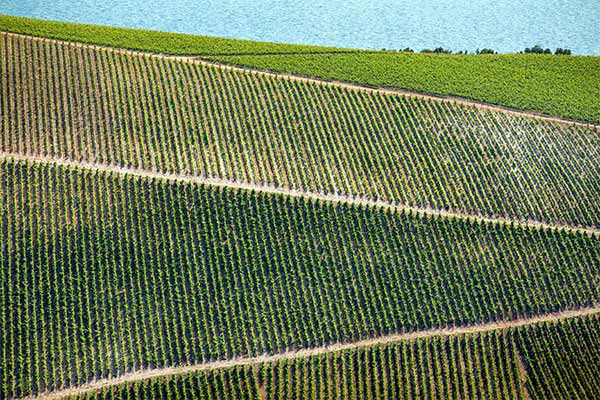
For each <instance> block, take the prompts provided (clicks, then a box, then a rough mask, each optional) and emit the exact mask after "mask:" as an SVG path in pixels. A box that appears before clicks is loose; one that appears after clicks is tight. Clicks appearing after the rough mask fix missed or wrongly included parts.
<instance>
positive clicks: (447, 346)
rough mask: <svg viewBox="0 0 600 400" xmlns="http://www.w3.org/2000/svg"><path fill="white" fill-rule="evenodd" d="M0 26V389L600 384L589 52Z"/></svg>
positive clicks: (388, 394)
mask: <svg viewBox="0 0 600 400" xmlns="http://www.w3.org/2000/svg"><path fill="white" fill-rule="evenodd" d="M0 31H1V32H0V110H1V112H0V371H1V372H0V398H2V399H3V398H10V399H12V398H22V397H32V398H34V397H39V398H81V399H95V398H98V399H153V398H164V399H257V400H266V399H415V398H417V399H419V398H427V399H551V398H557V399H588V398H589V399H595V398H598V396H600V374H598V373H597V371H598V370H600V352H599V351H598V348H600V334H599V332H600V331H599V329H600V325H599V324H600V319H599V318H600V206H599V205H600V167H599V166H600V129H599V128H598V126H594V125H592V124H588V123H577V122H574V121H566V120H562V119H560V118H558V117H556V116H568V117H572V118H578V119H585V120H589V121H595V120H598V119H599V118H598V116H597V115H596V114H594V113H596V112H597V111H598V109H597V107H598V103H597V102H594V101H593V97H594V95H593V93H594V91H595V90H596V88H598V87H600V86H599V85H600V77H599V76H598V75H597V70H596V69H595V65H596V64H594V63H597V59H598V58H597V57H596V58H594V57H566V56H565V57H559V56H548V57H542V56H521V55H502V56H489V57H488V56H468V57H467V56H441V55H425V54H413V55H409V54H396V53H388V52H362V51H355V50H343V51H348V53H344V54H341V53H340V54H338V53H335V54H334V52H339V51H342V50H339V49H324V48H318V47H316V48H315V47H309V46H295V45H285V44H271V43H258V42H248V41H237V40H232V39H219V38H209V37H197V36H190V35H179V34H168V33H162V32H150V31H138V30H131V29H122V28H109V27H98V26H91V25H86V26H81V25H75V24H67V23H57V22H52V21H37V20H30V19H23V18H16V17H6V16H0ZM9 32H17V33H20V34H28V35H34V36H39V37H32V36H23V35H20V34H14V33H9ZM54 39H62V40H71V41H72V42H64V41H57V40H54ZM91 44H98V45H101V46H106V45H108V46H111V47H110V48H108V47H99V46H93V45H91ZM131 49H135V50H139V51H131ZM143 51H149V52H143ZM150 52H152V53H150ZM157 52H160V53H169V54H177V55H178V56H177V57H175V56H165V55H160V54H156V53H157ZM301 52H304V53H306V54H302V55H300V54H298V53H301ZM327 52H329V53H327ZM264 53H269V54H268V55H265V54H264ZM325 53H327V54H325ZM189 54H193V55H194V56H193V57H192V56H187V55H189ZM197 54H202V59H200V58H198V57H197V56H196V55H197ZM209 54H212V55H213V57H209ZM215 54H219V55H218V56H215ZM224 54H227V55H224ZM261 54H262V55H261ZM406 57H409V58H406ZM410 57H412V58H410ZM493 57H496V58H493ZM211 60H213V61H214V60H219V61H225V62H230V63H234V64H240V65H244V66H246V67H248V66H252V67H256V68H259V69H260V70H252V71H249V70H244V69H240V68H234V67H231V66H224V65H221V64H216V63H213V62H212V61H211ZM494 60H496V61H494ZM402 63H405V64H404V66H403V67H402V68H396V67H394V66H395V65H402ZM488 63H489V64H488ZM359 65H364V66H365V68H364V69H361V68H359V67H358V66H359ZM265 69H268V70H275V71H284V72H288V73H297V74H300V75H288V76H281V75H275V74H270V73H267V72H265V71H264V70H265ZM526 69H530V70H531V71H532V72H531V75H530V76H529V77H527V78H523V77H522V76H521V77H519V76H517V75H520V72H518V71H523V70H526ZM432 70H436V71H441V72H440V75H437V76H435V75H431V74H429V72H430V71H432ZM499 70H504V71H505V73H507V74H509V75H510V74H514V76H513V78H514V79H508V80H506V76H504V77H503V76H502V74H501V73H497V71H499ZM385 71H388V72H389V75H388V74H386V72H385ZM428 71H429V72H428ZM478 71H479V72H478ZM495 71H496V72H495ZM506 71H508V72H506ZM480 72H481V73H480ZM444 74H449V75H448V76H450V75H451V76H452V78H451V79H450V78H449V79H445V78H443V77H444ZM486 74H488V75H486ZM305 75H310V76H314V77H321V78H326V79H331V80H336V79H340V80H346V81H356V82H361V83H367V84H370V85H374V86H398V87H403V88H407V89H414V90H419V91H425V92H430V91H431V92H436V93H442V94H453V95H461V96H466V97H474V98H479V99H480V100H485V101H488V102H491V103H498V104H503V105H507V106H513V107H518V108H522V109H535V110H538V111H544V112H548V113H551V114H554V115H555V116H554V117H544V116H534V115H531V114H527V113H516V112H511V111H508V110H504V109H500V108H497V107H491V106H490V105H481V104H474V103H472V102H465V101H460V100H457V99H445V100H442V99H435V98H432V97H430V96H420V95H418V94H416V93H412V94H406V93H399V92H393V91H386V90H374V89H372V88H368V87H353V86H350V85H345V84H341V83H339V82H327V81H319V80H317V79H306V78H305ZM566 75H569V76H571V75H572V79H570V80H568V81H565V80H564V77H565V76H566ZM426 76H428V78H427V77H426ZM474 76H478V77H479V78H478V79H480V80H483V81H485V85H478V84H477V83H476V82H475V81H473V80H471V81H469V79H470V78H469V77H471V78H472V77H474ZM453 79H454V80H453ZM530 79H532V80H530ZM409 81H410V82H412V83H410V84H409ZM525 81H527V82H529V83H527V84H523V82H525ZM534 81H543V82H544V85H547V86H546V87H544V86H543V85H542V86H536V85H534V83H533V82H534ZM411 85H412V86H411ZM427 85H430V86H427ZM501 85H503V86H501ZM528 85H530V86H528ZM433 87H435V88H436V89H435V90H433V89H432V88H433ZM550 87H551V89H548V88H550ZM503 96H504V97H503ZM547 98H550V99H552V101H546V99H547ZM521 101H523V102H521ZM511 102H513V103H511ZM540 104H543V107H542V109H540V108H539V107H538V105H540ZM544 107H545V108H544ZM573 110H578V111H577V112H580V113H581V114H580V115H575V114H573Z"/></svg>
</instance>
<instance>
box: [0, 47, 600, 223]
mask: <svg viewBox="0 0 600 400" xmlns="http://www.w3.org/2000/svg"><path fill="white" fill-rule="evenodd" d="M2 43H3V45H2V57H3V58H4V60H6V62H5V65H6V68H5V69H4V71H3V73H4V74H5V75H4V76H5V77H6V78H5V79H3V87H2V93H3V94H4V95H3V102H4V105H3V107H4V109H5V110H7V118H4V120H3V122H4V129H3V131H2V135H1V136H0V144H1V149H2V150H3V151H4V152H7V153H19V154H36V155H40V154H41V155H45V156H49V157H58V158H67V159H72V160H87V161H91V162H99V163H108V164H111V165H118V166H126V167H132V168H141V169H149V170H158V171H162V172H169V173H180V174H191V175H201V176H205V177H209V178H223V179H227V180H231V181H241V182H247V183H251V184H261V185H265V184H266V185H273V186H277V187H285V188H291V189H296V190H300V191H312V192H325V193H330V194H339V195H344V196H350V197H353V196H361V197H366V198H369V199H375V200H384V201H390V202H394V203H400V204H406V205H410V206H419V207H428V208H435V209H443V210H461V211H463V210H464V211H465V212H467V213H472V214H483V215H488V216H503V217H504V216H508V217H515V218H518V219H531V220H539V221H544V222H548V223H563V224H567V225H575V226H591V227H600V207H597V205H598V204H600V174H598V173H597V171H598V164H597V160H598V159H599V158H600V135H599V133H598V132H599V131H598V129H595V128H587V127H581V126H573V125H563V124H561V123H557V122H547V121H539V120H531V119H528V118H525V117H522V116H511V115H506V114H504V113H502V112H499V111H489V110H487V111H486V110H481V109H478V108H476V107H474V106H463V105H453V104H448V103H439V102H436V101H434V100H424V99H415V98H406V97H402V96H399V95H387V94H373V93H369V92H365V91H357V90H352V89H345V88H340V87H334V86H321V85H318V84H313V83H306V82H301V81H295V80H289V79H282V78H273V77H265V76H252V75H249V74H247V73H244V72H239V71H227V70H223V69H220V68H216V67H211V66H202V65H199V64H197V63H193V62H191V61H190V62H187V61H173V60H164V59H157V58H148V57H143V56H131V55H127V54H119V53H115V52H114V51H111V50H91V49H85V50H83V49H80V48H77V47H71V46H65V45H57V44H47V43H44V42H41V41H38V40H29V39H24V38H15V37H9V36H6V35H3V36H2ZM18 94H22V95H18ZM56 99H61V100H60V101H56Z"/></svg>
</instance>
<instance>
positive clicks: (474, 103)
mask: <svg viewBox="0 0 600 400" xmlns="http://www.w3.org/2000/svg"><path fill="white" fill-rule="evenodd" d="M0 32H1V33H2V34H3V35H7V36H12V37H20V38H25V39H29V40H38V41H42V42H46V43H57V44H62V45H66V46H71V47H80V48H90V49H95V50H109V51H113V52H115V53H117V54H124V55H130V56H138V57H153V58H158V59H163V60H173V61H183V62H187V63H192V64H199V65H204V66H212V67H215V68H220V69H224V70H230V71H239V72H244V73H249V74H255V75H263V76H269V77H275V78H279V79H288V80H294V81H299V82H308V83H315V84H319V85H323V86H335V87H339V88H345V89H350V90H358V91H364V92H369V93H383V94H392V95H398V96H403V97H410V98H419V99H426V100H433V101H440V102H445V103H450V104H462V105H467V106H471V107H475V108H478V109H481V110H488V111H499V112H503V113H505V114H510V115H517V116H524V117H528V118H534V119H538V120H544V121H551V122H558V123H561V124H567V125H578V126H583V127H587V128H595V129H596V130H597V131H600V123H597V122H590V121H577V120H572V119H568V118H561V117H558V116H553V115H547V114H543V113H539V112H535V111H527V110H519V109H515V108H511V107H507V106H501V105H497V104H492V103H486V102H483V101H480V100H474V99H469V98H465V97H460V96H454V95H436V94H433V93H422V92H417V91H411V90H408V89H400V88H390V87H373V86H369V85H366V84H360V83H352V82H346V81H337V80H325V79H319V78H315V77H309V76H304V75H298V74H291V73H287V72H274V71H266V70H262V69H257V68H252V67H247V66H237V65H233V64H227V63H224V62H219V61H212V60H207V59H204V58H202V57H203V56H202V55H189V56H176V55H168V54H160V53H152V52H147V51H139V50H129V49H121V48H118V47H110V46H102V45H96V44H89V43H82V42H72V41H66V40H59V39H50V38H44V37H38V36H31V35H23V34H19V33H12V32H5V31H0ZM209 56H210V55H206V56H204V57H209Z"/></svg>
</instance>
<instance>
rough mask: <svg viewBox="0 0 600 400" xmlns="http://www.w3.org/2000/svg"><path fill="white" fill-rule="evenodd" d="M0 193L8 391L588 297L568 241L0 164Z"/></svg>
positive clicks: (586, 256) (588, 274) (591, 260)
mask: <svg viewBox="0 0 600 400" xmlns="http://www.w3.org/2000/svg"><path fill="white" fill-rule="evenodd" d="M0 198H1V201H2V202H1V203H0V206H1V210H2V212H1V213H0V214H1V221H0V229H1V231H0V237H2V240H1V241H0V243H1V247H0V262H1V268H0V273H1V274H2V275H1V276H0V283H1V286H0V318H1V320H0V329H1V333H0V335H1V336H2V342H3V351H2V353H1V363H0V369H1V370H2V371H3V373H2V376H1V379H2V394H3V395H4V396H8V397H10V396H18V395H21V394H27V393H35V392H39V391H45V390H51V389H55V388H62V387H67V386H72V385H76V384H79V383H82V382H86V381H89V380H91V379H94V378H101V377H108V376H116V375H120V374H122V373H125V372H127V371H130V370H132V369H136V368H141V367H148V368H150V367H161V366H168V365H179V364H184V363H188V362H193V363H197V362H204V361H209V360H217V359H225V358H231V357H235V356H239V355H259V354H263V353H265V352H266V353H271V352H281V351H285V350H290V349H296V348H306V347H314V346H319V345H322V344H325V343H329V342H335V341H344V342H346V341H354V340H358V339H360V338H365V337H370V336H374V335H381V334H386V333H390V332H403V331H413V330H421V329H427V328H431V327H445V326H452V325H465V324H471V323H477V322H487V321H493V320H504V319H512V318H516V317H518V316H522V315H531V314H544V313H548V312H552V311H556V310H562V309H566V308H576V307H581V306H589V305H592V304H596V303H597V302H598V301H600V286H599V285H598V282H599V271H598V265H600V241H599V240H597V238H595V237H589V236H587V235H584V234H579V233H566V232H564V231H550V230H541V229H534V228H522V227H515V226H505V225H496V224H484V223H478V222H471V221H466V220H460V219H456V220H455V219H448V218H443V217H431V216H428V217H423V216H420V215H413V214H412V213H409V212H393V211H390V210H389V209H380V208H370V207H357V206H350V205H347V204H342V203H332V202H321V201H314V200H309V199H304V198H291V197H287V196H281V195H270V194H264V193H254V192H251V191H243V190H231V189H222V188H215V187H214V186H203V185H194V184H189V183H181V182H179V183H175V182H172V181H166V180H156V179H150V178H140V177H135V176H132V175H117V174H114V173H106V172H99V171H95V170H87V169H81V170H79V169H68V168H66V167H58V166H55V165H49V164H43V163H39V162H22V161H14V160H9V159H5V160H3V161H1V162H0Z"/></svg>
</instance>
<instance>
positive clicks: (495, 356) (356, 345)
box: [37, 306, 600, 400]
mask: <svg viewBox="0 0 600 400" xmlns="http://www.w3.org/2000/svg"><path fill="white" fill-rule="evenodd" d="M598 313H600V307H598V306H595V307H590V308H583V309H579V310H567V311H561V312H558V313H551V314H546V315H539V316H534V317H529V318H522V319H516V320H511V321H501V322H494V323H488V324H479V325H472V326H463V327H453V328H447V329H432V330H426V331H415V332H409V333H402V334H395V335H388V336H382V337H376V338H371V339H366V340H361V341H358V342H353V343H343V344H341V343H337V344H333V345H328V346H322V347H315V348H309V349H304V350H300V351H291V352H284V353H279V354H270V355H262V356H258V357H248V358H235V359H230V360H223V361H215V362H209V363H202V364H196V365H182V366H175V367H168V368H160V369H142V370H139V371H135V372H131V373H127V374H124V375H121V376H117V377H113V378H108V379H102V380H97V381H93V382H89V383H85V384H83V385H80V386H77V387H71V388H66V389H64V390H60V391H56V392H50V393H42V394H40V395H39V396H38V397H37V398H39V399H46V400H49V399H61V398H66V397H70V398H102V397H103V398H106V397H107V396H108V397H111V396H115V395H116V394H120V396H118V397H119V398H121V397H122V396H123V395H124V394H125V393H127V394H128V395H127V396H126V397H127V398H140V397H139V395H140V394H142V393H143V394H145V396H148V395H150V394H151V393H154V394H155V395H156V394H157V393H160V390H158V391H157V390H156V389H154V390H153V389H152V386H162V385H172V384H173V383H174V385H172V391H173V393H178V391H180V390H181V389H182V387H181V385H180V384H181V383H184V384H186V383H187V384H188V385H190V383H191V385H190V386H191V387H189V388H187V390H188V392H191V393H194V392H195V391H197V392H203V391H207V392H213V393H214V392H215V391H216V392H217V393H219V389H218V387H217V386H218V383H219V382H218V379H219V378H220V379H223V378H224V377H225V378H224V379H223V382H227V381H229V384H230V385H231V387H230V388H229V389H233V390H232V391H233V392H238V394H242V393H244V392H245V391H246V390H249V392H248V393H246V394H252V395H251V396H248V397H244V398H257V399H264V398H286V397H287V396H289V395H290V394H291V393H296V394H298V393H302V394H303V396H302V398H309V397H310V398H314V397H312V395H314V393H315V391H314V389H315V388H314V386H317V387H321V390H320V391H317V392H320V393H321V394H323V392H325V391H329V392H331V391H334V392H335V396H332V397H331V398H336V397H337V398H340V395H342V394H343V393H344V394H345V396H343V397H344V398H348V396H347V394H348V393H347V391H349V390H350V391H351V390H352V388H344V389H345V390H342V389H341V388H340V386H348V385H349V384H351V385H354V384H355V383H356V382H351V379H349V378H348V377H344V378H345V379H343V382H339V381H338V382H334V381H333V380H334V379H335V378H334V376H336V377H337V378H340V376H339V375H340V373H341V375H342V376H343V375H346V374H350V375H354V374H357V375H356V376H355V377H354V378H355V380H363V379H364V380H365V382H362V384H360V386H364V385H367V386H369V385H373V386H379V390H381V389H382V388H381V387H382V386H388V390H385V391H383V392H382V393H381V394H383V393H386V394H388V395H387V396H378V395H377V393H376V390H375V392H374V393H371V396H368V397H369V398H389V392H390V391H392V392H393V391H394V389H395V390H398V389H400V388H399V387H396V388H392V387H393V386H396V385H398V383H395V382H393V380H394V377H393V375H396V376H395V378H396V379H398V380H399V381H400V382H401V383H400V385H398V386H400V387H401V386H402V385H403V384H408V385H411V384H412V385H415V382H410V381H416V382H419V383H420V384H421V385H422V386H424V387H426V386H427V385H428V382H427V381H428V380H429V376H432V377H433V379H432V380H433V381H436V384H435V385H432V386H434V387H435V386H437V387H438V389H437V390H438V391H440V393H438V395H439V394H441V395H442V396H448V395H452V394H456V393H457V392H459V393H461V395H462V396H464V395H465V394H466V395H467V396H468V395H469V394H471V395H472V396H475V395H478V396H485V397H487V396H492V395H493V397H494V398H531V395H530V393H529V392H530V391H533V393H534V394H535V395H536V396H534V398H538V397H539V395H540V394H545V395H548V394H549V393H547V392H546V393H544V392H545V391H547V390H548V389H549V388H548V387H547V386H548V385H552V384H553V383H555V382H554V381H552V380H548V376H550V377H552V376H553V374H557V373H558V372H559V371H558V370H557V369H556V366H555V365H553V364H552V363H554V362H556V360H554V359H553V358H552V356H554V357H556V358H558V357H560V356H562V357H564V356H567V357H568V359H567V360H566V361H565V360H561V361H562V362H563V363H564V364H568V363H573V362H575V360H574V359H573V357H574V356H575V354H572V353H568V352H566V350H567V349H566V348H565V347H570V346H573V345H574V344H573V342H576V341H577V340H579V339H580V338H579V337H578V335H580V334H581V335H583V336H585V338H584V340H582V342H583V343H580V344H579V345H578V346H577V345H576V344H575V345H576V347H578V349H579V350H584V349H586V346H587V347H589V348H588V349H587V350H584V351H582V352H580V353H578V354H577V357H578V358H579V361H581V358H584V359H585V360H586V361H588V362H591V363H592V364H591V365H587V368H591V369H592V370H593V369H594V368H595V366H600V354H598V353H595V352H594V348H596V346H597V345H598V344H600V340H599V339H600V337H598V336H595V337H594V336H593V334H592V336H590V333H591V332H592V331H593V329H594V327H595V328H598V327H599V323H600V321H599V319H598ZM548 338H550V339H548ZM557 339H558V341H559V343H553V345H554V346H555V347H554V348H553V349H551V350H550V349H545V348H544V347H541V348H540V345H542V346H543V345H545V344H548V343H547V342H548V340H550V341H553V340H554V341H556V340H557ZM465 342H466V343H465ZM473 342H476V343H473ZM477 342H479V343H477ZM565 345H566V346H565ZM390 350H391V351H392V352H393V353H394V357H391V356H390V354H387V353H388V352H389V351H390ZM540 350H541V352H540ZM544 350H548V351H547V353H545V354H544ZM568 350H571V349H568ZM428 351H429V352H430V355H429V356H428V355H423V354H418V353H425V352H428ZM414 352H416V353H417V354H416V355H415V354H410V353H414ZM461 353H465V354H461ZM357 355H358V357H357V358H358V359H361V360H362V361H363V362H362V363H361V365H363V367H362V369H360V370H359V371H358V372H356V371H352V370H351V369H352V360H350V362H349V360H348V358H350V359H352V358H354V357H356V356H357ZM361 355H362V356H361ZM421 357H425V358H422V361H423V360H424V361H425V362H424V364H422V365H421V366H420V370H419V369H418V368H415V367H411V368H407V367H406V366H405V365H404V366H403V365H402V363H403V361H404V363H409V362H412V363H415V361H416V362H417V363H418V359H419V358H421ZM427 357H433V358H434V359H433V360H432V359H427ZM369 358H370V360H369ZM473 358H477V359H476V360H473ZM343 359H346V360H343ZM403 359H404V360H403ZM334 360H337V361H336V362H332V361H334ZM340 360H342V361H340ZM369 361H370V362H369ZM440 361H441V362H440ZM540 362H542V363H543V362H546V363H547V364H546V366H545V371H544V374H542V375H538V374H539V371H538V369H539V368H541V367H539V366H538V363H540ZM436 363H437V365H436ZM348 364H350V366H348ZM442 364H443V365H445V366H446V368H448V365H447V364H452V365H451V367H450V368H453V369H454V370H455V371H454V376H449V375H451V374H450V373H449V371H446V372H444V371H442V369H443V367H441V365H442ZM379 365H382V367H383V372H382V371H377V370H375V369H374V368H378V366H379ZM290 367H291V368H292V370H300V371H301V372H300V373H299V374H294V371H287V369H290ZM327 367H329V369H332V371H328V372H327V373H325V371H319V372H317V373H315V371H311V370H313V369H315V368H317V369H323V368H327ZM478 367H480V368H481V369H485V372H483V371H477V369H478ZM532 368H533V369H534V370H532ZM348 369H350V370H348ZM411 369H412V371H411ZM584 369H585V368H584ZM338 370H342V371H341V372H340V371H338ZM579 372H580V371H571V376H570V378H574V377H578V378H579V379H581V380H583V379H587V377H585V376H577V373H579ZM282 374H283V375H286V374H289V375H291V376H288V377H285V376H280V375H282ZM408 374H413V376H412V377H409V378H408V379H407V378H406V377H403V375H408ZM211 375H212V376H211ZM315 375H316V376H318V377H319V378H316V379H315ZM390 375H392V376H390ZM532 375H533V378H530V376H532ZM369 376H371V379H374V380H375V381H377V380H379V382H372V381H371V379H369ZM459 377H462V379H464V380H466V381H469V383H470V385H464V387H460V382H459V379H457V378H459ZM199 378H204V379H199ZM215 378H217V379H215ZM240 378H241V379H242V380H241V381H240ZM286 378H287V379H286ZM290 378H291V379H292V381H290ZM411 378H412V379H411ZM544 379H545V380H546V381H543V380H544ZM278 380H282V381H284V382H285V383H284V384H281V382H277V381H278ZM444 380H445V381H444ZM178 381H179V382H178ZM186 381H188V382H186ZM390 381H391V382H390ZM440 381H441V382H440ZM492 381H493V382H494V384H492ZM291 382H295V383H293V384H292V385H293V386H294V388H293V389H291V388H290V387H289V386H290V383H291ZM178 383H179V384H178ZM377 383H378V384H377ZM419 383H416V386H418V385H419ZM577 384H579V385H581V384H580V383H579V382H577V383H575V385H577ZM194 385H196V386H200V387H194ZM201 385H206V387H201ZM237 385H240V386H239V387H236V386H237ZM248 385H249V387H248ZM444 385H446V393H444ZM453 385H454V386H457V387H459V389H454V391H453V389H452V388H451V387H452V386H453ZM477 385H479V386H481V387H480V388H475V386H477ZM486 385H487V386H488V387H487V388H486V387H485V386H486ZM490 385H499V386H501V387H500V388H498V387H495V388H494V387H490ZM286 386H288V387H286ZM324 386H325V387H328V389H327V390H326V388H325V387H324ZM469 386H470V387H469ZM333 387H335V388H333ZM440 387H441V388H442V389H441V390H440V389H439V388H440ZM354 389H355V390H360V388H359V389H356V388H354ZM422 389H423V388H422ZM554 389H555V390H556V389H558V390H556V391H555V392H554V395H556V394H557V393H561V392H562V393H563V394H566V393H565V392H564V391H561V389H563V390H564V389H565V388H564V387H562V388H561V387H560V386H559V387H556V388H554ZM370 390H373V388H371V389H370ZM415 390H417V391H418V388H416V389H415V388H406V387H404V388H401V389H400V391H402V392H404V393H406V392H409V393H410V392H414V391H415ZM428 390H429V391H430V393H429V394H431V391H432V387H430V388H428ZM585 390H586V392H584V393H586V394H591V392H590V388H589V387H588V388H585ZM433 391H434V392H435V388H433ZM169 392H171V391H168V392H167V393H169ZM228 392H229V390H224V391H223V392H221V393H219V397H221V398H223V396H224V395H229V396H231V395H232V394H233V393H228ZM173 393H171V395H173ZM426 393H427V391H426V392H425V394H426ZM132 394H133V396H132ZM136 394H137V395H138V397H136ZM267 394H268V397H265V395H267ZM413 394H414V393H413ZM580 394H582V393H580ZM277 395H279V397H278V396H277ZM396 395H401V393H396ZM229 396H226V397H227V398H229ZM167 397H168V398H174V397H176V396H171V397H169V396H167ZM167 397H164V398H167ZM193 397H194V396H193ZM232 397H233V398H237V396H232ZM351 397H354V396H351ZM426 397H428V396H426ZM194 398H195V397H194ZM392 398H396V397H395V396H393V397H392Z"/></svg>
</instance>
